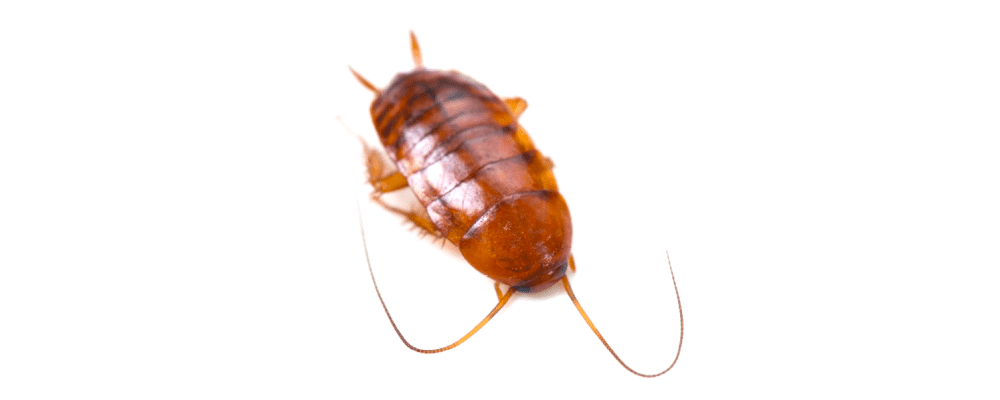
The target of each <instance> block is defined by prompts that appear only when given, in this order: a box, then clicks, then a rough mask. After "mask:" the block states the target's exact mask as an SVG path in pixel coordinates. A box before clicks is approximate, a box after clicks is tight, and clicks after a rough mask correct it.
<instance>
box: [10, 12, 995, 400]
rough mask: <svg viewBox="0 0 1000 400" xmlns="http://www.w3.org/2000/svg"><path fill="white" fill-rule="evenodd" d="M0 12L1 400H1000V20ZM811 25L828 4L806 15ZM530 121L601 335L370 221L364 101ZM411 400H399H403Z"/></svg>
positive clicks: (559, 302)
mask: <svg viewBox="0 0 1000 400" xmlns="http://www.w3.org/2000/svg"><path fill="white" fill-rule="evenodd" d="M339 3H345V2H273V3H272V4H267V3H263V2H235V1H234V2H222V1H171V2H160V3H159V4H158V5H151V4H146V3H142V4H143V5H138V3H136V2H125V1H122V2H108V1H98V2H39V1H35V2H27V1H25V2H17V1H15V2H5V3H4V5H3V6H0V58H2V61H0V135H2V136H0V398H4V399H32V398H101V399H155V398H194V399H198V398H201V399H218V398H241V399H246V398H262V399H278V398H280V399H320V398H344V397H347V396H351V397H381V398H402V397H407V398H414V397H416V398H430V397H433V398H473V397H475V398H510V397H511V396H513V397H516V398H540V397H548V398H671V399H686V398H714V399H717V398H736V397H741V398H742V397H748V396H754V397H757V396H761V397H763V396H767V397H770V398H844V397H847V396H851V397H861V398H886V397H890V396H891V397H895V398H899V397H902V396H904V395H905V396H921V397H934V398H944V397H949V398H996V396H998V395H1000V394H998V390H997V383H996V378H997V373H998V372H1000V371H998V367H997V359H998V357H1000V351H998V347H1000V345H998V344H997V340H996V338H997V337H1000V329H998V328H997V315H998V310H997V304H1000V298H998V296H997V294H996V293H997V289H996V286H997V282H998V280H997V277H998V273H997V270H998V267H1000V261H998V259H1000V257H998V256H997V244H998V243H1000V240H998V239H1000V233H998V226H1000V225H998V223H1000V212H998V208H997V204H1000V195H998V181H1000V179H998V171H1000V161H998V151H1000V146H998V145H997V144H996V143H997V136H998V134H1000V112H998V111H1000V74H998V71H1000V55H998V49H1000V24H998V23H997V21H1000V13H998V12H997V9H996V6H995V5H993V4H992V2H988V1H983V2H945V1H939V2H933V1H930V2H904V1H896V2H892V1H836V2H826V4H825V5H804V4H803V2H795V1H784V2H782V1H763V2H725V1H722V2H712V1H706V2H696V3H697V5H675V4H662V5H658V6H649V5H646V4H644V3H634V2H625V1H616V2H605V3H600V4H584V3H579V4H575V5H572V6H570V5H559V6H557V5H555V4H552V5H542V4H541V2H517V1H503V2H490V3H483V4H474V3H471V2H454V3H435V2H427V1H419V2H418V1H412V2H405V3H398V4H375V2H363V1H352V2H349V4H347V5H344V4H339ZM809 3H812V2H809ZM409 29H413V30H414V31H415V32H416V33H417V34H418V37H419V38H420V41H421V44H422V45H423V48H424V58H425V62H426V65H427V66H429V67H432V68H443V69H458V70H461V71H463V72H465V73H467V74H469V75H471V76H473V77H475V78H476V79H478V80H480V81H482V82H484V83H486V84H487V85H489V86H490V87H491V88H492V89H493V90H494V91H495V92H496V93H498V94H499V95H501V96H514V95H517V96H523V97H524V98H526V99H527V100H528V101H529V103H530V106H529V108H528V111H527V112H526V114H525V115H524V117H523V118H522V123H523V124H524V126H525V127H526V128H527V130H528V132H530V133H531V134H532V136H533V138H534V140H535V143H536V144H537V145H538V147H539V148H540V149H541V150H542V151H544V152H545V153H546V154H547V155H549V156H551V157H552V159H553V160H554V161H555V162H556V166H557V167H556V176H557V178H558V179H559V184H560V187H561V189H562V192H563V194H564V195H565V197H566V199H567V201H568V203H569V205H570V207H571V210H572V213H573V222H574V254H575V255H576V259H577V261H578V266H579V271H578V273H577V274H576V275H575V276H573V277H572V282H573V285H574V287H575V288H576V290H577V295H578V296H579V297H580V299H581V302H582V303H583V305H584V306H585V307H586V308H587V310H588V311H589V312H590V313H591V317H593V318H594V320H595V322H596V323H597V324H598V326H599V327H600V328H601V329H602V330H603V331H604V333H605V334H606V337H607V338H608V340H609V341H610V342H611V344H612V345H613V346H615V348H616V349H617V350H618V351H619V353H620V355H621V356H622V357H623V358H624V359H625V360H626V362H629V363H631V364H632V366H633V367H635V368H636V369H638V370H640V371H645V372H653V371H658V370H660V369H662V368H664V367H665V366H666V365H667V364H669V361H670V360H671V359H672V358H673V355H674V350H675V349H676V341H677V336H678V332H677V328H678V323H677V311H676V302H675V301H674V299H673V293H672V291H671V290H670V286H669V279H670V276H669V274H668V273H667V269H666V257H665V256H664V251H667V250H669V251H670V254H671V257H672V260H673V265H674V269H675V272H676V274H677V280H678V284H679V286H680V290H681V295H682V300H683V304H684V311H685V317H686V318H685V323H686V324H685V327H686V336H685V341H684V348H683V352H682V354H681V358H680V362H679V363H678V364H677V367H676V368H675V369H674V370H673V371H671V372H669V373H668V374H666V375H664V376H662V377H659V378H656V379H642V378H638V377H635V376H633V375H631V374H629V373H627V372H626V371H625V370H624V369H622V368H621V367H620V366H619V365H617V363H615V362H614V360H613V359H612V358H611V357H610V356H609V355H608V354H607V352H606V351H605V350H604V348H603V347H602V346H600V343H599V342H598V341H597V340H596V338H594V336H593V334H592V333H591V332H590V331H589V330H588V329H587V327H586V325H584V323H583V321H582V320H581V319H580V317H579V315H578V314H577V313H576V311H575V310H574V308H573V306H572V304H571V303H570V302H569V300H567V299H566V296H565V295H564V294H563V293H561V292H559V291H558V290H554V291H550V292H547V293H543V294H542V295H539V296H521V295H517V296H515V298H514V299H513V300H512V301H511V304H510V305H509V306H508V308H507V309H506V310H504V311H502V312H501V313H500V314H499V315H498V316H497V317H496V318H495V319H494V320H493V322H491V323H490V324H489V325H487V326H486V328H484V329H483V330H482V331H481V332H480V333H479V334H478V335H477V336H475V337H474V338H473V339H471V340H470V341H468V342H467V343H466V344H464V345H463V346H461V347H459V348H457V349H455V350H453V351H450V352H447V353H444V354H437V355H423V354H417V353H414V352H411V351H410V350H407V349H406V348H404V347H403V346H402V344H401V343H400V342H399V340H398V338H397V337H396V336H395V334H394V332H393V331H392V330H391V327H390V326H389V324H388V321H387V320H386V317H385V314H384V313H383V311H382V309H381V306H380V305H379V303H378V300H377V298H376V296H375V292H374V290H373V288H372V283H371V279H370V277H369V275H368V270H367V267H366V263H365V257H364V251H363V247H362V244H361V237H360V233H359V227H358V207H357V206H356V203H355V199H356V197H358V196H360V198H361V199H362V203H361V207H360V208H361V212H362V215H363V216H364V218H365V229H366V231H367V240H368V243H369V250H370V251H371V255H372V263H373V266H374V268H375V273H376V276H377V277H378V279H379V283H380V284H381V285H382V286H381V289H382V291H383V293H384V294H385V296H386V301H387V303H388V305H389V307H390V310H391V311H392V312H393V315H394V316H395V317H396V318H397V320H398V322H399V324H400V327H401V329H403V331H404V333H406V334H407V335H408V337H409V338H411V339H412V341H413V343H414V344H415V345H418V346H421V347H438V346H443V345H445V344H448V343H450V342H451V341H453V340H455V339H457V338H458V337H459V336H461V335H462V334H464V333H465V331H467V330H468V329H469V328H471V327H472V326H473V325H474V324H475V323H476V322H477V321H478V320H479V319H480V318H481V317H482V316H483V315H485V314H486V313H487V311H489V309H490V308H491V307H492V306H493V305H494V304H495V301H496V299H495V296H494V295H493V289H492V286H491V282H490V281H489V280H487V279H486V278H484V277H482V276H480V275H479V274H478V273H476V272H475V271H473V270H472V269H471V268H469V267H468V266H467V264H465V263H464V261H462V260H461V258H459V257H458V256H456V255H455V253H449V252H448V249H444V250H442V249H440V248H439V246H437V245H434V244H432V243H431V242H430V240H429V239H426V238H424V239H421V238H418V237H417V235H416V234H415V233H414V232H410V231H407V228H406V227H405V226H404V225H403V224H402V223H401V221H400V220H399V219H398V218H396V217H394V216H392V215H389V214H388V213H386V212H384V211H382V210H380V209H378V208H376V207H374V206H372V205H371V204H369V203H367V202H366V201H364V196H365V194H366V189H365V188H364V186H363V185H362V183H363V182H362V180H363V178H362V176H363V171H362V167H361V154H360V147H359V145H358V143H357V141H356V140H355V139H354V138H353V137H352V136H351V135H350V134H348V133H347V132H346V131H345V129H344V127H343V126H342V125H340V124H339V123H338V122H337V121H336V116H338V115H340V116H343V118H344V120H345V121H346V123H347V125H349V126H350V127H351V128H352V129H353V130H355V131H356V132H358V133H359V134H361V135H363V136H365V137H366V138H368V140H369V141H374V140H375V135H374V132H373V130H372V128H371V122H370V120H369V117H368V114H367V113H368V104H369V102H370V101H371V98H372V97H371V93H369V92H368V91H367V90H365V89H364V88H363V87H362V86H360V85H359V84H358V83H357V82H356V81H354V80H353V78H352V77H351V76H350V75H349V73H348V70H347V65H348V64H350V65H351V66H353V67H354V68H356V69H357V70H358V71H360V72H361V73H363V74H364V75H365V76H367V77H368V78H369V79H370V80H371V81H372V82H373V83H375V84H376V85H380V86H381V85H385V84H386V83H388V82H389V80H390V79H391V78H392V76H393V74H395V73H396V72H399V71H404V70H408V69H410V68H411V67H412V62H411V60H410V58H409V53H408V51H409V48H408V43H407V31H408V30H409ZM390 396H391V397H390Z"/></svg>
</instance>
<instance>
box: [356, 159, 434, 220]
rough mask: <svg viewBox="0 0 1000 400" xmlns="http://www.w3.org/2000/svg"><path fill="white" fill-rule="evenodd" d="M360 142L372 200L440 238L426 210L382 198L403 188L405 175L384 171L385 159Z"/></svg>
mask: <svg viewBox="0 0 1000 400" xmlns="http://www.w3.org/2000/svg"><path fill="white" fill-rule="evenodd" d="M362 143H363V144H364V146H365V158H366V159H367V160H366V162H365V164H366V165H367V170H368V183H370V184H371V185H372V194H371V198H372V200H373V201H375V202H376V203H378V204H379V205H380V206H382V208H385V209H386V210H389V211H392V212H394V213H396V214H399V215H401V216H403V217H404V218H406V219H407V220H409V221H410V222H411V223H413V225H414V226H416V227H417V228H420V230H421V233H422V234H426V235H431V236H433V237H435V238H440V237H441V235H440V234H439V233H438V232H437V228H435V227H434V223H433V222H431V218H430V216H428V215H427V211H425V210H413V211H410V210H404V209H402V208H399V207H396V206H393V205H391V204H389V203H386V202H385V201H384V200H382V195H383V194H386V193H388V192H394V191H397V190H400V189H405V188H407V187H408V186H409V185H408V183H407V182H406V177H405V176H403V174H402V173H400V172H399V171H393V172H390V173H386V171H387V170H388V169H389V166H388V163H387V162H386V161H385V159H383V158H382V154H381V153H379V152H378V150H376V149H375V148H374V147H372V146H369V145H368V144H367V143H365V142H364V141H362Z"/></svg>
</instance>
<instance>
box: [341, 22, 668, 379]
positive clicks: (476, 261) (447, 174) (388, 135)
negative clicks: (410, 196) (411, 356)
mask: <svg viewBox="0 0 1000 400" xmlns="http://www.w3.org/2000/svg"><path fill="white" fill-rule="evenodd" d="M410 47H411V49H412V52H413V61H414V63H415V64H416V66H417V68H416V69H414V70H413V71H410V72H405V73H401V74H398V75H396V77H395V78H394V79H393V80H392V82H391V83H389V86H387V87H386V88H385V89H382V90H379V89H378V88H376V87H375V85H372V84H371V82H368V80H366V79H365V78H363V77H362V76H361V75H360V74H358V73H357V72H355V71H354V70H353V69H352V70H351V72H353V73H354V76H355V78H357V79H358V81H359V82H361V84H362V85H364V86H365V87H367V88H368V89H369V90H371V91H372V92H374V93H375V100H374V101H373V102H372V106H371V114H372V122H374V123H375V129H376V130H377V131H378V134H379V139H380V140H381V142H382V145H383V146H384V147H385V150H386V153H388V155H389V158H390V159H392V162H393V163H394V164H395V166H396V170H397V171H395V172H389V171H388V170H389V168H388V166H386V165H384V164H385V161H384V160H383V158H382V157H381V155H380V154H379V151H378V150H375V149H373V148H372V147H370V146H368V145H367V144H365V145H364V146H365V155H366V158H367V161H366V165H367V167H368V182H369V183H371V184H372V188H373V191H372V199H373V200H375V201H376V202H378V203H379V204H380V205H382V206H383V207H384V208H385V209H387V210H389V211H392V212H395V213H397V214H399V215H402V216H404V217H406V218H407V219H409V220H410V222H413V223H414V224H415V225H416V226H417V227H418V228H420V229H422V230H423V232H425V233H428V234H432V235H435V236H438V237H440V238H443V239H446V240H448V241H450V242H452V243H454V244H456V245H458V248H459V250H461V252H462V255H463V256H465V259H466V260H467V261H468V262H469V264H472V266H473V267H475V268H476V269H477V270H479V272H482V273H483V274H485V275H486V276H489V277H490V278H492V279H493V280H495V281H496V282H497V283H496V284H495V286H494V287H495V288H496V292H497V301H498V302H497V305H496V307H494V308H493V311H491V312H490V313H489V315H487V316H486V318H483V320H482V321H481V322H480V323H479V324H478V325H476V327H475V328H473V329H472V330H471V331H469V333H467V334H466V335H465V336H463V337H462V338H461V339H459V340H458V341H456V342H455V343H452V344H450V345H448V346H445V347H441V348H438V349H422V348H419V347H415V346H413V345H411V344H410V343H409V342H407V341H406V338H404V337H403V333H402V332H400V331H399V328H398V327H397V326H396V323H395V322H394V321H393V319H392V315H390V314H389V308H388V307H386V305H385V301H384V300H383V299H382V294H381V293H380V292H379V290H378V284H377V283H375V273H374V272H372V268H371V260H369V261H368V272H369V273H371V275H372V283H373V284H375V293H376V294H378V297H379V301H380V302H381V303H382V308H383V309H384V310H385V315H386V316H387V317H389V322H390V323H391V324H392V327H393V329H395V330H396V334H397V335H399V339H400V340H402V341H403V344H405V345H406V346H407V347H409V348H410V349H412V350H414V351H418V352H421V353H439V352H442V351H447V350H450V349H453V348H455V347H456V346H458V345H460V344H462V343H463V342H465V341H466V340H467V339H469V338H470V337H472V335H474V334H475V333H476V332H477V331H479V329H480V328H482V327H483V326H484V325H485V324H486V323H487V322H489V321H490V319H492V318H493V316H494V315H496V313H497V312H499V311H500V309H501V308H503V306H504V304H507V301H508V300H509V299H510V297H511V295H512V294H513V292H514V291H515V290H517V291H522V292H529V291H538V290H543V289H545V288H548V287H549V286H552V285H553V284H555V283H556V282H561V283H562V287H563V288H564V289H565V290H566V294H567V295H569V298H570V300H572V301H573V304H574V305H575V306H576V309H577V311H579V312H580V316H582V317H583V319H584V321H586V322H587V325H588V326H589V327H590V329H591V330H592V331H594V334H595V335H597V338H598V339H600V340H601V343H602V344H604V347H605V348H607V349H608V352H610V353H611V355H612V356H614V357H615V360H618V362H619V363H621V365H622V366H623V367H625V369H627V370H629V371H630V372H632V373H634V374H636V375H639V376H644V377H654V376H659V375H662V374H664V373H666V372H667V371H669V370H670V369H671V368H673V366H674V365H675V364H676V363H677V359H678V357H680V349H681V344H682V343H683V339H684V314H683V311H681V309H680V300H681V298H680V292H678V291H677V282H676V281H674V282H673V283H674V292H675V293H676V294H677V307H678V312H679V313H680V317H681V335H680V340H679V341H678V344H677V355H676V356H675V357H674V362H673V363H671V364H670V366H669V367H667V369H665V370H663V371H661V372H659V373H656V374H642V373H639V372H636V371H635V370H633V369H632V368H630V367H629V366H628V365H626V364H625V362H624V361H622V360H621V358H619V357H618V355H617V354H615V352H614V350H612V349H611V346H610V345H608V343H607V341H606V340H604V337H603V336H601V333H600V332H598V331H597V327H596V326H594V323H593V322H592V321H591V320H590V317H588V316H587V313H586V312H584V311H583V306H581V305H580V302H579V301H577V299H576V296H575V295H574V294H573V290H572V289H571V288H570V284H569V279H568V278H567V276H566V268H567V267H569V268H571V269H573V270H574V271H575V268H574V266H573V265H574V264H573V257H572V255H570V246H571V243H572V239H573V227H572V225H571V223H570V217H569V208H567V207H566V201H565V200H563V197H562V195H560V194H559V189H558V187H557V186H556V180H555V177H554V176H553V175H552V162H551V161H549V159H548V158H546V157H544V156H542V155H541V153H539V152H538V150H537V149H536V148H535V145H534V143H532V142H531V139H530V138H529V137H528V134H527V132H525V130H524V129H523V128H522V127H521V126H520V124H518V122H517V117H518V116H520V114H521V112H523V111H524V109H525V107H527V103H526V102H525V101H524V100H523V99H520V98H511V99H505V100H501V99H500V98H498V97H497V96H496V95H494V94H493V92H491V91H490V90H489V89H487V88H486V86H483V85H482V84H481V83H479V82H476V81H474V80H472V78H469V77H467V76H465V75H462V74H460V73H458V72H454V71H434V70H428V69H424V68H423V62H422V57H421V55H420V47H419V46H418V45H417V38H416V37H415V36H414V35H413V32H410ZM362 143H364V141H363V140H362ZM407 187H408V188H410V189H412V190H413V192H414V194H416V196H417V199H418V200H419V201H420V203H421V204H422V205H423V208H422V209H420V210H416V211H410V210H405V209H402V208H398V207H395V206H392V205H389V204H387V203H385V202H384V201H382V199H381V196H382V195H383V194H385V193H388V192H392V191H396V190H401V189H405V188H407ZM361 232H362V240H363V239H364V229H363V228H362V231H361ZM365 255H366V256H367V247H366V250H365ZM669 261H670V257H669V255H668V257H667V265H669ZM670 274H671V275H670V276H671V280H673V268H671V271H670ZM500 283H503V284H506V285H508V286H509V288H508V289H507V291H506V293H503V292H501V291H500Z"/></svg>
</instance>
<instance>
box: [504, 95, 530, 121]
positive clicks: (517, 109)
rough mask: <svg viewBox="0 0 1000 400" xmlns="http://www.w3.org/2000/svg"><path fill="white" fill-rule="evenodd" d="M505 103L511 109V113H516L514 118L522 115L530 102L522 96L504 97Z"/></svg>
mask: <svg viewBox="0 0 1000 400" xmlns="http://www.w3.org/2000/svg"><path fill="white" fill-rule="evenodd" d="M503 103H504V104H506V105H507V108H509V109H510V113H511V114H513V115H514V119H517V118H519V117H521V114H523V113H524V110H525V109H527V108H528V102H527V101H526V100H524V99H522V98H520V97H510V98H506V99H503Z"/></svg>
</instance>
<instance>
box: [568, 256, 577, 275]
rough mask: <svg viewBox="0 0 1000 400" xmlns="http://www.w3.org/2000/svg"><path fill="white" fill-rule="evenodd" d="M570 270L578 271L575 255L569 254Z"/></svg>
mask: <svg viewBox="0 0 1000 400" xmlns="http://www.w3.org/2000/svg"><path fill="white" fill-rule="evenodd" d="M569 270H570V271H573V272H576V262H574V261H573V255H572V254H571V255H570V256H569Z"/></svg>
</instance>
